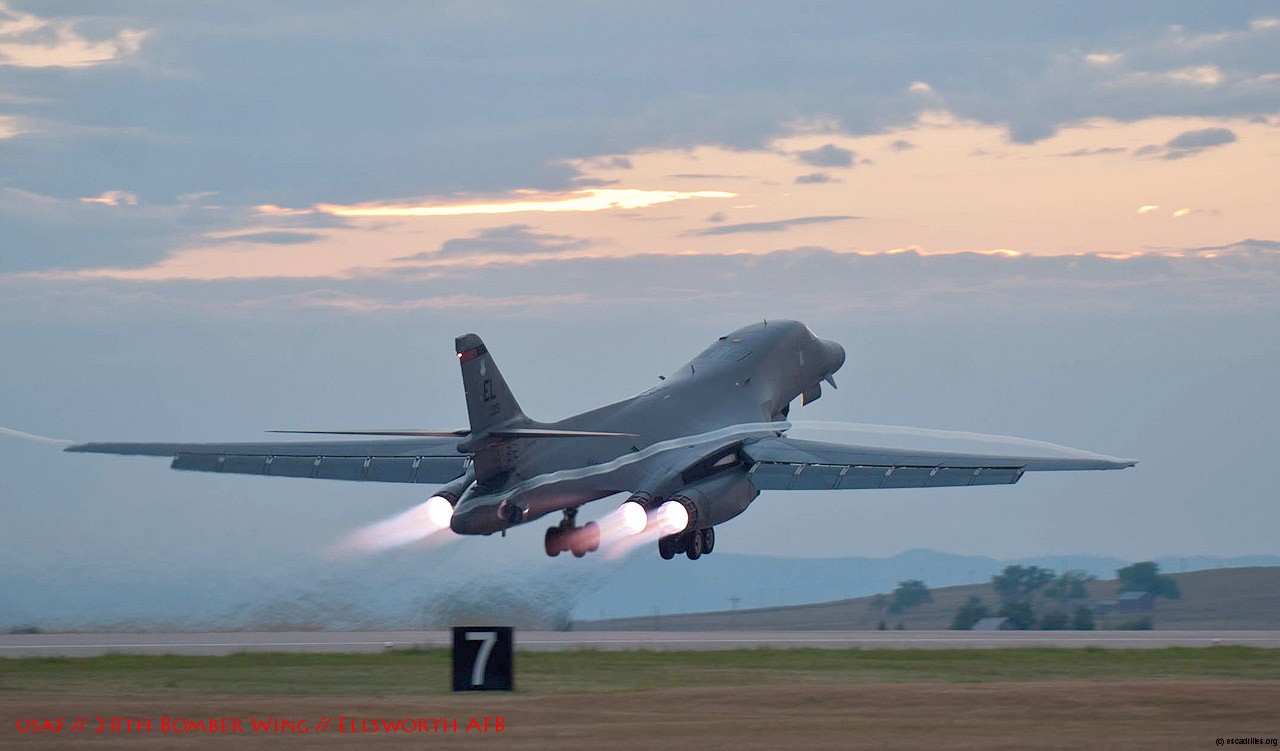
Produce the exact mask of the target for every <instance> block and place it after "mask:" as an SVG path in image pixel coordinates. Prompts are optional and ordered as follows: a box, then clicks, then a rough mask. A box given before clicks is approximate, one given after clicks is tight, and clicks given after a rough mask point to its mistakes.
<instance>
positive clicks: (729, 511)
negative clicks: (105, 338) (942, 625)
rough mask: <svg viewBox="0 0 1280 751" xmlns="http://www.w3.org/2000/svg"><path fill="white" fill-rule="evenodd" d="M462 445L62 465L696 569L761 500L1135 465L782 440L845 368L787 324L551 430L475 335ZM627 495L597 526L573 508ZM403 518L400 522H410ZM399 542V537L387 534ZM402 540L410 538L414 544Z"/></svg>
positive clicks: (736, 337) (120, 447)
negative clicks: (410, 491)
mask: <svg viewBox="0 0 1280 751" xmlns="http://www.w3.org/2000/svg"><path fill="white" fill-rule="evenodd" d="M455 344H456V351H457V355H458V362H459V364H460V365H461V367H462V383H463V388H464V391H465V393H466V401H467V414H468V418H469V421H470V428H469V429H468V430H454V431H433V430H413V429H409V430H402V429H395V430H392V429H377V430H326V431H311V430H307V431H275V432H286V433H323V434H330V435H345V436H359V437H358V438H352V437H348V438H346V439H343V440H333V439H329V440H325V441H316V440H315V439H302V440H299V439H294V440H291V441H276V442H253V443H83V444H78V445H74V446H69V447H68V448H67V449H66V450H67V451H79V452H93V453H106V454H132V455H145V456H166V457H172V460H173V461H172V465H171V466H172V467H173V468H174V469H183V470H195V471H200V472H222V473H235V474H250V475H271V476H279V477H310V478H316V479H328V480H361V481H366V482H400V483H424V484H436V485H440V487H439V488H438V489H437V490H436V491H435V493H434V494H433V495H432V496H431V497H430V498H429V499H428V500H427V501H426V502H424V503H422V504H420V505H419V506H417V507H414V509H411V510H410V511H409V512H406V514H405V515H404V516H405V517H406V518H410V517H412V519H413V523H414V524H415V525H416V527H415V531H413V532H412V533H411V534H409V535H408V538H413V537H419V536H426V535H428V534H432V533H435V532H443V531H444V530H446V529H451V530H452V531H453V532H455V533H458V534H462V535H489V534H492V533H494V532H502V533H504V534H505V532H506V530H507V529H509V528H511V527H514V526H516V525H520V524H527V523H529V522H532V521H534V520H536V519H540V518H542V517H544V516H547V515H549V514H555V513H556V512H560V513H561V514H562V517H561V519H560V520H559V522H558V523H557V524H555V525H554V526H552V527H550V528H549V529H547V530H546V536H545V540H544V544H545V549H546V553H547V554H548V555H551V556H555V555H558V554H560V553H562V552H570V553H572V554H573V555H574V556H577V557H582V556H583V555H585V554H587V553H588V552H591V551H593V550H597V549H598V548H599V547H600V546H601V542H602V539H603V540H604V541H605V542H606V544H607V543H609V542H610V541H613V540H617V539H633V540H644V539H646V538H647V539H656V541H657V546H658V552H659V554H660V555H661V556H662V557H663V558H666V559H670V558H672V557H674V556H676V555H678V554H681V553H683V554H684V555H686V556H688V557H689V558H690V559H693V560H697V559H698V558H700V557H701V556H703V555H706V554H708V553H711V552H712V551H713V550H714V549H715V544H716V542H715V541H716V535H715V530H716V527H717V526H719V525H721V524H724V523H725V522H727V521H729V520H730V519H733V518H734V517H736V516H738V515H739V514H741V513H742V512H743V511H745V510H746V509H747V507H748V506H749V505H750V504H751V502H752V501H753V500H755V498H756V497H757V496H758V495H759V494H760V492H761V491H762V490H853V489H864V488H866V489H870V488H922V487H930V488H932V487H941V486H961V485H1005V484H1011V483H1015V482H1017V481H1018V480H1019V479H1021V478H1022V475H1023V473H1025V472H1035V471H1046V470H1050V471H1051V470H1086V469H1122V468H1125V467H1130V466H1133V464H1134V463H1135V462H1133V461H1129V460H1121V459H1114V458H1111V457H1106V456H1101V455H1097V454H1085V453H1084V452H1076V453H1075V454H1072V455H1066V456H1056V457H1035V456H1009V455H996V454H977V453H975V454H969V453H955V452H949V451H923V450H910V449H898V448H886V447H877V446H873V445H849V444H841V443H829V442H822V441H812V440H800V439H794V438H791V437H789V436H787V434H786V431H787V430H788V429H789V428H790V427H791V424H790V423H789V422H788V416H789V414H790V410H791V404H792V402H793V401H795V400H796V399H797V398H798V399H800V400H801V402H802V403H803V404H808V403H810V402H812V401H814V400H815V399H817V398H818V397H820V396H821V395H822V384H823V383H824V382H825V383H827V384H830V385H831V386H832V387H833V388H834V387H835V379H834V374H835V373H836V371H838V370H839V369H840V368H841V366H842V365H844V362H845V351H844V348H843V347H841V346H840V345H839V344H837V343H836V342H833V341H830V340H825V339H820V338H818V337H817V336H816V335H815V334H814V333H813V332H812V331H811V330H810V329H809V328H808V327H807V326H805V325H803V324H801V323H799V322H796V321H781V320H769V321H764V322H761V323H755V324H752V325H750V326H746V327H744V328H741V329H738V330H737V331H734V332H732V333H730V334H726V335H724V336H721V337H719V338H718V339H717V340H716V341H714V342H712V344H711V346H709V347H707V348H706V349H705V350H703V351H702V352H701V353H700V354H698V355H697V356H696V357H694V358H693V359H692V360H690V361H689V362H688V363H686V364H685V365H684V366H682V367H681V368H680V369H679V370H677V371H675V372H674V373H672V374H671V375H669V376H666V377H665V378H663V379H661V380H660V381H659V383H658V385H656V386H654V387H653V388H650V389H649V390H647V391H645V392H643V393H641V394H638V395H636V396H633V397H631V398H629V399H625V400H623V401H620V402H617V403H615V404H610V405H608V406H605V407H600V408H599V409H594V410H592V411H590V412H584V413H582V414H579V415H575V416H573V417H569V418H567V419H564V420H560V421H559V422H551V423H544V422H538V421H535V420H532V419H530V418H529V417H527V416H526V415H525V414H524V412H523V411H522V410H521V409H520V405H519V404H518V403H517V402H516V399H515V397H514V396H513V395H512V393H511V390H510V388H509V387H508V386H507V382H506V381H505V380H504V379H503V377H502V374H501V373H500V372H499V370H498V366H497V363H496V362H495V361H494V359H493V355H492V354H491V353H490V352H489V350H488V349H487V348H486V347H485V345H484V342H482V341H481V340H480V337H478V336H476V335H475V334H466V335H464V336H460V337H458V338H457V340H456V342H455ZM619 493H627V494H628V495H627V498H626V500H625V501H624V502H623V503H622V504H621V506H619V507H618V508H617V509H616V510H614V511H612V512H611V513H609V514H608V515H606V516H605V517H604V518H602V519H601V520H600V521H599V522H588V523H587V524H584V525H581V526H579V525H578V524H577V513H578V509H579V508H580V507H581V506H582V505H583V504H585V503H588V502H591V501H594V500H598V499H601V498H605V497H607V496H611V495H615V494H619ZM411 512H412V513H411ZM397 534H403V533H402V532H398V533H397ZM408 538H405V539H408Z"/></svg>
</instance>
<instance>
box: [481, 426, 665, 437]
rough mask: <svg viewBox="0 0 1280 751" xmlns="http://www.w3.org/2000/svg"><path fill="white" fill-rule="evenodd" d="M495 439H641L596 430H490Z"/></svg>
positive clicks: (624, 434) (626, 434)
mask: <svg viewBox="0 0 1280 751" xmlns="http://www.w3.org/2000/svg"><path fill="white" fill-rule="evenodd" d="M489 435H491V436H494V437H495V438H639V437H640V435H639V434H638V433H604V432H600V431H596V430H555V429H553V428H511V429H509V430H490V431H489Z"/></svg>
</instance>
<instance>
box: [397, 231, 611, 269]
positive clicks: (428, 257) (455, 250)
mask: <svg viewBox="0 0 1280 751" xmlns="http://www.w3.org/2000/svg"><path fill="white" fill-rule="evenodd" d="M532 229H533V228H532V227H530V226H529V225H527V224H508V225H506V226H504V227H493V228H491V229H485V230H481V231H480V232H477V233H476V234H475V235H473V236H471V237H459V238H454V239H451V240H446V241H445V242H444V243H442V244H441V245H440V248H439V249H438V250H435V251H428V252H423V253H415V254H414V255H411V256H404V257H402V258H397V259H396V260H397V261H434V260H438V259H440V258H449V257H459V256H482V255H510V256H520V255H530V254H536V253H547V252H552V253H554V252H563V251H570V250H578V249H581V248H584V247H586V246H587V245H588V244H589V242H588V241H587V240H583V239H581V238H576V237H569V236H567V235H556V234H550V233H540V232H533V231H532Z"/></svg>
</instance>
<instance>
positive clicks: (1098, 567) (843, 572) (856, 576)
mask: <svg viewBox="0 0 1280 751" xmlns="http://www.w3.org/2000/svg"><path fill="white" fill-rule="evenodd" d="M1155 561H1156V563H1158V564H1159V565H1160V570H1161V571H1162V572H1164V573H1180V572H1185V571H1201V570H1205V569H1219V568H1241V567H1246V566H1280V556H1275V555H1254V556H1238V557H1233V558H1208V557H1176V556H1168V557H1163V558H1157V559H1155ZM1132 562H1133V561H1131V560H1123V559H1120V558H1111V557H1104V556H1090V555H1045V556H1036V557H1028V558H1008V559H998V558H991V557H988V556H980V555H959V554H956V553H940V552H938V551H934V550H907V551H904V552H901V553H898V554H897V555H893V556H889V557H886V558H863V557H853V556H850V557H845V558H774V557H769V556H761V555H743V554H737V553H724V552H718V553H715V554H714V555H711V556H706V557H703V558H702V559H701V560H699V561H689V560H686V559H685V558H684V556H679V557H677V558H676V559H675V560H672V561H664V560H662V559H660V558H659V557H658V556H656V555H653V554H652V553H651V552H650V551H647V550H643V551H639V552H638V553H636V554H634V555H632V556H631V557H629V558H627V559H625V560H623V561H619V562H618V563H615V564H613V569H612V570H611V571H610V572H609V574H608V579H607V582H606V583H605V584H604V585H603V586H599V587H596V588H595V589H593V590H591V591H583V592H581V593H580V594H579V595H578V596H577V597H575V603H574V607H573V614H572V615H573V618H574V619H575V620H587V619H590V620H599V619H604V618H623V617H627V616H651V615H653V614H654V613H655V612H656V613H658V614H659V615H668V614H671V613H694V612H707V611H712V610H729V609H732V608H733V607H735V601H736V607H737V608H738V609H740V610H741V609H746V608H768V607H773V606H780V605H800V604H802V603H816V602H830V601H832V600H842V599H849V598H854V597H862V596H864V595H873V594H875V593H877V592H890V591H892V590H893V588H894V587H895V586H897V583H898V582H899V581H902V580H903V579H921V580H923V581H924V582H925V584H927V585H929V586H930V587H948V586H953V585H957V584H976V583H980V582H987V581H990V580H991V576H992V575H993V574H996V573H999V572H1000V571H1001V570H1003V569H1004V567H1005V566H1008V565H1010V564H1018V565H1023V566H1042V567H1044V568H1048V569H1051V570H1053V571H1057V572H1061V571H1063V570H1066V569H1079V570H1082V571H1085V572H1086V573H1089V574H1092V575H1093V576H1096V577H1097V578H1098V579H1111V578H1113V577H1115V574H1116V569H1119V568H1121V567H1123V566H1127V565H1129V564H1130V563H1132Z"/></svg>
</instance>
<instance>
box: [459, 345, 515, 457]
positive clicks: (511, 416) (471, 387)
mask: <svg viewBox="0 0 1280 751" xmlns="http://www.w3.org/2000/svg"><path fill="white" fill-rule="evenodd" d="M454 344H455V345H456V348H457V351H458V362H459V364H461V365H462V387H463V389H464V390H465V391H466V393H467V418H468V419H469V420H470V421H471V434H472V435H473V436H476V435H479V434H481V433H484V432H486V431H488V430H489V429H491V428H497V427H503V428H519V427H524V426H526V425H527V424H528V423H529V418H527V417H525V415H524V412H521V411H520V405H519V404H517V403H516V398H515V397H514V396H512V394H511V389H509V388H508V387H507V381H506V379H504V378H503V377H502V373H500V372H499V371H498V365H497V364H496V363H495V362H494V361H493V357H492V356H491V355H490V354H489V350H488V348H486V347H485V346H484V342H483V341H481V340H480V337H478V336H476V335H475V334H464V335H462V336H460V337H458V338H457V339H456V340H455V341H454Z"/></svg>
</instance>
